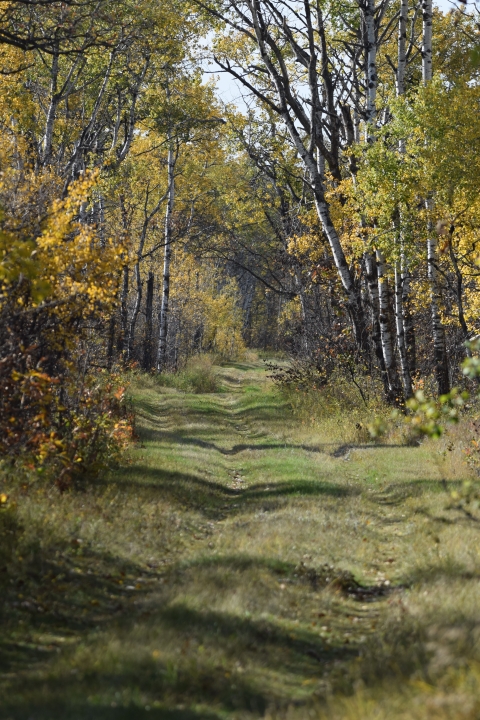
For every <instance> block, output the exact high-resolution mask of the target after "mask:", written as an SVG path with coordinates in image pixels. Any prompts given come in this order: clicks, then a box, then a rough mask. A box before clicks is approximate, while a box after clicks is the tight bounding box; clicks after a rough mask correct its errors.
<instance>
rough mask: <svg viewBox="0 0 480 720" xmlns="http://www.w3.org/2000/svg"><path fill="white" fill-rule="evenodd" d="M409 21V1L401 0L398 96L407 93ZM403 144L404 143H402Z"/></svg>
mask: <svg viewBox="0 0 480 720" xmlns="http://www.w3.org/2000/svg"><path fill="white" fill-rule="evenodd" d="M407 21H408V0H400V16H399V18H398V60H397V96H398V97H400V95H403V94H404V93H405V71H406V69H407ZM401 142H402V141H401Z"/></svg>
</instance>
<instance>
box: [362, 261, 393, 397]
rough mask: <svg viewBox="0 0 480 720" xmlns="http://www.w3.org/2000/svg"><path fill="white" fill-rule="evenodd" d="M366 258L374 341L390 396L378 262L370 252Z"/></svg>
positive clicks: (387, 394) (386, 395) (381, 374)
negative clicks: (382, 327) (383, 337)
mask: <svg viewBox="0 0 480 720" xmlns="http://www.w3.org/2000/svg"><path fill="white" fill-rule="evenodd" d="M364 260H365V274H366V278H367V284H368V293H369V296H370V311H371V318H372V342H373V346H374V348H375V355H376V356H377V361H378V366H379V368H380V376H381V378H382V383H383V390H384V393H385V397H386V398H388V397H389V395H390V387H389V383H388V376H387V371H386V367H385V359H384V357H383V348H382V338H381V331H380V322H379V316H380V302H379V297H378V272H377V263H376V262H375V258H374V257H373V255H372V254H371V253H369V252H367V253H365V255H364Z"/></svg>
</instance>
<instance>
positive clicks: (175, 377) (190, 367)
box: [154, 354, 220, 393]
mask: <svg viewBox="0 0 480 720" xmlns="http://www.w3.org/2000/svg"><path fill="white" fill-rule="evenodd" d="M214 360H215V358H214V357H213V356H212V355H208V354H205V355H195V356H194V357H191V358H189V359H188V360H187V363H186V365H185V367H184V368H182V369H181V370H178V371H176V372H174V371H165V372H162V373H159V374H158V375H155V376H154V383H155V385H157V386H160V387H170V388H176V389H177V390H181V391H183V392H189V393H215V392H218V391H219V389H220V387H219V382H218V377H217V375H216V373H215V371H214Z"/></svg>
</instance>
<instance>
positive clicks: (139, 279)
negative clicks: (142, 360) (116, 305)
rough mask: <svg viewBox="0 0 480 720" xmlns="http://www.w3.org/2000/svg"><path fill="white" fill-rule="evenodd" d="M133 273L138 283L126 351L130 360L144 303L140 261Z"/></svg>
mask: <svg viewBox="0 0 480 720" xmlns="http://www.w3.org/2000/svg"><path fill="white" fill-rule="evenodd" d="M133 275H134V278H135V285H136V289H137V292H136V295H135V304H134V306H133V312H132V316H131V318H130V322H129V324H128V337H127V343H126V345H127V346H126V351H125V360H126V361H127V362H128V361H129V360H131V359H132V353H133V344H134V341H135V327H136V325H137V319H138V313H139V312H140V307H141V304H142V295H143V284H142V277H141V274H140V263H139V262H137V263H135V267H134V269H133Z"/></svg>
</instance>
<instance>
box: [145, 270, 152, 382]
mask: <svg viewBox="0 0 480 720" xmlns="http://www.w3.org/2000/svg"><path fill="white" fill-rule="evenodd" d="M154 284H155V275H154V274H153V271H152V270H150V271H149V273H148V280H147V297H146V301H145V339H144V344H143V369H144V370H146V371H147V372H149V371H150V370H151V369H152V346H153V290H154Z"/></svg>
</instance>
